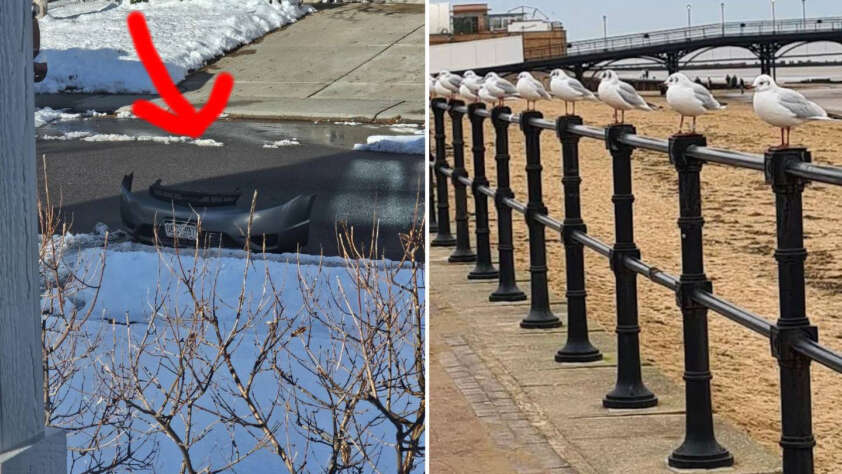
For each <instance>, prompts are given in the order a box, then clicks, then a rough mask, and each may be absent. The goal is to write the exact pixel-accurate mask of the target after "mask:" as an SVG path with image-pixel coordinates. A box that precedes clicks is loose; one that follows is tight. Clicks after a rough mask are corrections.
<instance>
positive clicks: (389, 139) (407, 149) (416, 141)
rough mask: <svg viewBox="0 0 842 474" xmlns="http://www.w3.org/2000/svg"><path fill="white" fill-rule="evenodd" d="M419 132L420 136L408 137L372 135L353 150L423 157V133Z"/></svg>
mask: <svg viewBox="0 0 842 474" xmlns="http://www.w3.org/2000/svg"><path fill="white" fill-rule="evenodd" d="M419 132H420V134H416V135H412V136H408V137H407V136H393V135H372V136H370V137H368V138H367V139H366V143H365V144H361V143H357V144H355V145H354V150H357V151H379V152H384V153H407V154H411V155H423V154H424V142H425V140H424V135H423V132H424V131H423V130H420V131H419Z"/></svg>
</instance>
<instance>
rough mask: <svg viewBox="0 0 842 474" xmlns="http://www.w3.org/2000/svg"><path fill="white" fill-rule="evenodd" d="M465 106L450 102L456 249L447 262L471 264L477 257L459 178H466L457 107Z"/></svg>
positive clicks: (460, 114)
mask: <svg viewBox="0 0 842 474" xmlns="http://www.w3.org/2000/svg"><path fill="white" fill-rule="evenodd" d="M464 105H465V103H464V102H462V101H461V100H451V101H450V124H451V126H452V128H453V139H452V145H453V175H452V176H451V178H452V179H453V201H454V203H455V207H456V209H455V210H454V213H455V214H456V215H455V216H454V220H455V221H456V248H455V249H453V252H451V254H450V257H448V258H447V261H448V262H473V261H474V260H476V259H477V255H476V254H475V253H474V251H473V250H471V237H470V235H469V233H470V231H469V230H468V192H467V190H466V186H465V183H463V182H461V181H460V180H459V178H464V177H467V176H468V173H467V172H466V171H465V138H464V136H463V133H462V117H463V116H464V115H465V114H464V113H463V112H462V111H460V110H456V108H457V107H463V106H464Z"/></svg>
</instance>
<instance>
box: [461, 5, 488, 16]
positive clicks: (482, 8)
mask: <svg viewBox="0 0 842 474" xmlns="http://www.w3.org/2000/svg"><path fill="white" fill-rule="evenodd" d="M487 11H488V4H487V3H464V4H461V5H453V14H460V13H485V12H487Z"/></svg>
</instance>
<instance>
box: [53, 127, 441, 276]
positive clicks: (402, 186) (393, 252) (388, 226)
mask: <svg viewBox="0 0 842 474" xmlns="http://www.w3.org/2000/svg"><path fill="white" fill-rule="evenodd" d="M74 130H85V131H93V132H95V133H102V134H105V133H118V134H126V135H162V136H163V135H164V133H162V132H160V131H157V130H156V129H154V128H153V127H151V126H149V125H147V124H144V123H143V122H141V121H138V120H117V119H113V118H100V119H90V120H81V121H72V122H58V123H55V124H49V125H46V126H44V127H41V128H39V129H38V135H39V139H38V141H37V151H38V164H39V169H40V168H41V163H42V158H41V157H42V156H44V157H45V161H46V167H47V173H46V176H47V179H48V180H49V188H50V194H51V197H52V202H53V205H54V206H56V207H60V208H61V211H62V215H63V217H64V220H65V221H66V222H69V223H70V224H71V231H72V232H76V233H84V232H91V231H92V230H93V227H94V226H95V224H96V223H97V222H103V223H105V224H107V225H108V226H109V227H110V228H112V229H114V228H121V227H122V223H121V220H120V210H119V203H120V199H119V188H120V181H121V180H122V178H123V175H125V174H127V173H131V172H133V173H134V186H133V188H134V190H145V189H147V188H148V186H149V185H150V184H152V183H153V182H154V181H155V180H157V179H158V178H160V179H162V180H163V184H165V185H177V186H178V187H180V188H184V189H192V190H201V191H216V192H223V191H232V190H235V189H239V191H240V192H242V193H243V198H241V205H243V206H248V203H247V202H245V201H249V200H250V197H251V195H252V192H253V190H255V189H257V190H258V199H257V208H258V209H260V208H263V207H268V206H272V205H276V204H279V203H282V202H285V201H287V200H288V199H290V198H292V197H293V196H295V195H297V194H310V193H312V194H316V195H317V198H316V202H315V205H314V208H313V214H312V220H311V226H310V239H309V242H308V245H307V246H306V247H305V248H304V249H303V251H304V252H305V253H308V254H319V253H323V254H325V255H337V254H338V250H337V244H336V232H335V229H336V223H337V222H347V223H349V224H351V225H353V226H354V230H355V235H356V236H357V240H358V242H360V243H363V244H368V243H369V242H370V236H371V234H372V229H373V223H374V222H375V221H376V222H378V223H379V226H380V228H379V238H378V245H379V247H380V254H381V255H383V256H385V257H386V258H390V259H397V258H399V257H400V255H401V245H400V239H399V233H402V232H406V231H407V229H409V227H410V226H411V225H412V223H413V218H414V216H415V209H416V201H417V200H418V196H419V192H420V193H421V196H422V201H421V204H422V206H423V189H424V187H423V182H424V160H423V158H422V157H421V156H419V155H404V154H387V153H373V152H356V151H351V150H350V148H351V147H352V145H353V143H364V142H365V138H366V136H367V135H373V134H393V133H395V132H394V131H390V130H389V128H388V127H382V126H379V127H377V126H349V125H334V124H313V123H311V122H306V123H291V122H287V123H257V122H234V121H231V122H226V121H222V122H218V123H216V124H215V125H214V126H213V127H211V129H210V130H209V131H208V133H206V134H205V136H204V137H203V138H212V139H214V140H216V141H219V142H223V143H224V144H225V145H224V146H222V147H200V146H196V145H190V144H158V143H152V142H85V141H80V140H68V141H53V140H43V136H56V135H61V134H62V133H64V132H68V131H74ZM289 138H297V139H298V140H299V141H300V142H301V145H297V146H285V147H280V148H277V149H267V148H263V144H264V143H267V142H273V141H275V140H281V139H289ZM39 175H40V176H42V177H43V172H41V173H39ZM43 188H44V185H43V178H41V182H39V189H41V190H43ZM42 197H43V191H42ZM59 202H60V203H61V204H60V206H59ZM418 258H422V259H423V255H418Z"/></svg>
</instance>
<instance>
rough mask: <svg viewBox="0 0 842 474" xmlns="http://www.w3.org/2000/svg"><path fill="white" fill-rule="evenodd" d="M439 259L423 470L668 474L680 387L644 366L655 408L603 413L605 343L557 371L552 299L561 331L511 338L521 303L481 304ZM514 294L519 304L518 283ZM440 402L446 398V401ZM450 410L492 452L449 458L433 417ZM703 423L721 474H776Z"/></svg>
mask: <svg viewBox="0 0 842 474" xmlns="http://www.w3.org/2000/svg"><path fill="white" fill-rule="evenodd" d="M450 252H451V249H447V248H441V247H433V248H432V249H431V251H430V281H431V283H430V296H429V299H430V307H431V310H430V373H431V380H430V387H431V388H430V401H429V403H430V411H431V422H430V454H429V455H430V459H431V462H432V463H433V464H432V465H433V466H436V465H437V466H439V467H441V468H443V469H440V470H439V472H467V471H462V470H460V469H455V470H454V469H448V466H460V465H461V466H474V465H477V463H487V462H489V461H488V459H490V458H493V456H494V455H497V456H498V457H502V458H503V459H505V460H506V462H508V463H509V466H508V469H509V472H557V473H570V472H581V473H620V472H622V473H629V474H632V473H639V474H650V473H662V472H663V473H667V472H671V470H670V469H669V468H668V467H667V465H666V458H667V456H668V455H669V453H670V452H671V451H672V450H673V449H675V448H676V447H677V446H678V445H679V444H680V443H681V441H682V439H683V437H684V387H683V386H679V385H676V384H675V383H673V382H672V381H670V380H668V379H667V378H666V377H665V376H664V375H663V374H661V373H660V371H659V370H658V369H657V368H656V367H654V366H652V365H650V364H647V363H644V367H643V377H644V382H645V383H646V385H647V386H648V387H649V388H650V389H651V390H652V391H653V392H654V393H655V394H656V395H657V396H658V398H659V400H660V402H659V404H658V406H656V407H653V408H648V409H642V410H613V409H612V410H608V409H605V408H603V407H602V397H603V396H604V395H605V393H606V392H608V391H609V390H610V389H611V388H612V387H613V386H614V382H615V377H616V342H615V341H616V338H615V335H614V333H613V332H607V331H605V330H604V329H602V328H599V327H595V328H592V329H591V341H592V342H593V343H594V345H596V346H597V347H598V348H599V349H600V350H601V351H602V352H603V355H604V360H602V361H599V362H594V363H588V364H559V363H556V362H555V361H554V360H553V355H554V354H555V351H557V350H558V349H559V348H560V347H561V346H562V345H563V344H564V340H565V331H566V314H565V305H564V303H563V299H562V298H559V297H557V296H554V295H551V298H550V301H551V303H552V306H553V310H554V311H555V312H556V314H557V315H558V316H559V317H561V318H562V320H563V321H564V322H565V326H564V327H562V328H560V329H552V330H534V329H533V330H524V329H520V327H519V326H518V322H519V321H520V320H521V319H522V318H523V317H524V316H525V315H526V312H527V311H528V308H529V302H528V301H524V302H518V303H489V302H488V294H489V293H490V292H491V291H493V290H494V289H495V288H496V284H497V282H496V280H492V281H482V280H468V279H466V278H465V276H466V274H467V273H468V271H469V270H470V269H471V268H472V266H471V265H464V264H449V263H447V256H448V255H449V254H450ZM518 285H519V286H520V288H521V289H522V290H523V291H525V292H526V294H529V283H528V281H519V282H518ZM590 323H591V325H592V326H593V325H594V323H593V322H592V321H591V322H590ZM442 368H443V370H441V369H442ZM449 386H455V387H457V388H458V390H456V391H458V392H459V394H460V395H461V397H460V398H462V399H460V400H456V401H452V399H453V398H454V396H453V395H450V396H449V397H448V398H447V399H444V398H441V397H442V396H441V395H439V394H440V393H441V392H442V391H441V390H440V388H442V387H443V388H447V387H449ZM443 393H444V395H443V396H448V395H447V391H446V390H444V391H443ZM460 404H464V405H467V406H469V407H470V410H469V413H465V414H462V415H461V416H462V417H464V418H468V421H469V422H471V423H473V425H472V426H475V427H476V429H475V431H476V430H480V431H481V433H479V434H476V433H474V437H475V438H478V439H483V438H487V439H490V440H492V441H493V443H492V444H493V445H494V448H492V449H491V452H490V453H489V452H487V451H488V449H487V448H486V451H482V450H481V449H482V444H477V446H479V448H477V450H474V449H472V447H471V446H460V448H461V449H458V450H456V449H455V448H454V441H455V440H453V439H450V437H449V433H450V432H451V431H453V430H455V429H459V428H458V427H457V426H450V424H451V423H454V422H451V421H450V420H454V419H457V415H456V414H455V413H454V414H451V415H450V417H444V416H441V415H440V414H439V415H437V413H438V412H439V411H447V410H452V409H451V408H450V407H451V406H459V405H460ZM714 417H715V421H714V423H715V428H716V435H717V439H718V440H719V442H720V443H721V444H722V445H723V446H725V447H727V448H728V449H729V450H730V451H731V453H732V454H733V455H734V458H735V465H734V467H733V468H729V469H725V470H726V471H728V472H736V473H777V472H780V460H779V458H778V456H777V455H775V454H774V453H772V452H770V451H768V450H767V449H765V448H764V447H762V446H760V445H759V444H757V443H756V442H755V441H753V440H752V439H751V438H749V437H748V435H747V434H746V433H745V432H743V431H741V430H739V429H738V428H735V427H734V426H733V425H732V424H730V423H729V422H728V421H726V420H724V419H722V418H720V417H718V416H716V415H714ZM437 419H438V423H435V422H436V421H437ZM455 423H460V425H464V424H465V423H466V422H465V421H457V422H455ZM503 471H504V470H503ZM491 472H493V470H491ZM681 472H687V471H681ZM705 472H707V471H705Z"/></svg>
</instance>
